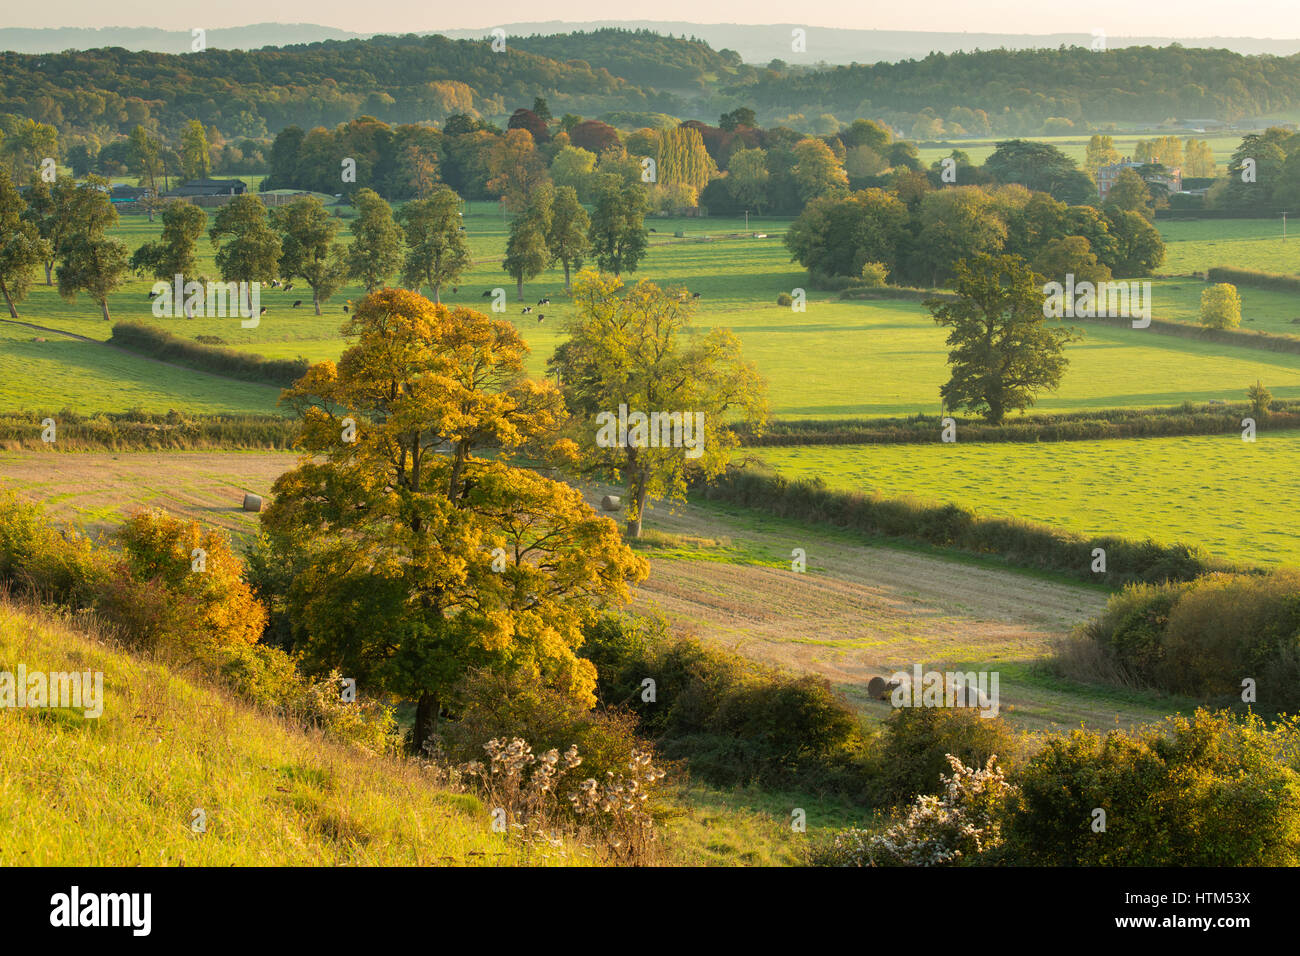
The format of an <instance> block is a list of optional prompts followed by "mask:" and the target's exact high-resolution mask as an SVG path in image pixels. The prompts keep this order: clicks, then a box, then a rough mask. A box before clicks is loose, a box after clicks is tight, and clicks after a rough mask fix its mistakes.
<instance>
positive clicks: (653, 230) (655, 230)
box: [650, 228, 659, 232]
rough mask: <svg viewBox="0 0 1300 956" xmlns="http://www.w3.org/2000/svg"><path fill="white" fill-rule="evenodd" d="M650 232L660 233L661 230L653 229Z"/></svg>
mask: <svg viewBox="0 0 1300 956" xmlns="http://www.w3.org/2000/svg"><path fill="white" fill-rule="evenodd" d="M650 231H651V232H658V231H659V230H658V229H653V228H652V229H651V230H650Z"/></svg>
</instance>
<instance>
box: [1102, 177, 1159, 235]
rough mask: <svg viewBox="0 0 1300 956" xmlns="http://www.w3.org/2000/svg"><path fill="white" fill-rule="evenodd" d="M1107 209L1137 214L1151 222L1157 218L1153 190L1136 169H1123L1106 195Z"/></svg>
mask: <svg viewBox="0 0 1300 956" xmlns="http://www.w3.org/2000/svg"><path fill="white" fill-rule="evenodd" d="M1106 208H1107V209H1108V210H1110V209H1119V210H1122V211H1124V212H1135V213H1138V214H1139V215H1141V216H1142V218H1143V219H1145V220H1147V221H1148V222H1150V221H1151V220H1152V219H1154V218H1155V216H1156V210H1155V204H1154V203H1153V202H1152V201H1151V190H1150V189H1148V188H1147V184H1146V181H1145V180H1144V179H1143V178H1142V177H1141V176H1140V175H1138V172H1137V170H1135V169H1121V170H1120V173H1119V175H1118V176H1116V177H1115V182H1114V183H1112V184H1111V187H1110V191H1109V192H1107V193H1106Z"/></svg>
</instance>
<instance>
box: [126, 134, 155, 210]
mask: <svg viewBox="0 0 1300 956" xmlns="http://www.w3.org/2000/svg"><path fill="white" fill-rule="evenodd" d="M128 155H129V157H130V161H131V172H133V173H134V174H135V175H136V176H137V177H138V178H139V182H140V185H141V186H142V187H143V188H145V189H147V190H148V191H149V192H148V195H146V196H145V197H144V198H143V199H141V200H140V202H141V203H142V204H143V205H144V207H145V209H147V210H148V212H149V221H150V222H153V215H154V212H155V211H156V210H157V208H158V205H159V200H158V197H159V196H160V195H161V194H162V193H161V191H160V190H159V188H158V180H159V179H161V178H162V175H163V161H162V146H161V144H159V142H158V141H157V140H156V139H153V138H152V137H151V136H150V135H149V134H148V133H147V132H146V131H145V128H144V127H143V126H137V127H136V128H135V129H133V130H131V137H130V152H129V154H128Z"/></svg>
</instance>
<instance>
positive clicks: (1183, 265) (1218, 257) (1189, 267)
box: [1156, 219, 1300, 315]
mask: <svg viewBox="0 0 1300 956" xmlns="http://www.w3.org/2000/svg"><path fill="white" fill-rule="evenodd" d="M1156 225H1157V226H1158V227H1159V229H1160V235H1161V236H1162V237H1164V240H1165V261H1164V263H1163V264H1162V265H1161V266H1160V268H1159V271H1160V272H1161V273H1162V274H1164V275H1190V274H1191V273H1193V272H1204V271H1205V270H1206V269H1211V268H1213V267H1214V266H1235V267H1236V268H1239V269H1259V270H1261V271H1264V272H1285V273H1289V274H1291V275H1295V274H1297V273H1300V225H1297V223H1295V222H1293V221H1288V223H1287V232H1288V233H1289V235H1290V238H1288V239H1285V240H1284V239H1283V238H1282V222H1281V220H1280V219H1277V220H1274V219H1199V220H1190V221H1185V222H1169V221H1164V220H1160V221H1157V223H1156ZM1296 314H1297V315H1300V310H1297V312H1296Z"/></svg>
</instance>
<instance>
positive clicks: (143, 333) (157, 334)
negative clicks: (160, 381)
mask: <svg viewBox="0 0 1300 956" xmlns="http://www.w3.org/2000/svg"><path fill="white" fill-rule="evenodd" d="M108 344H109V345H114V346H116V347H118V348H120V349H126V350H127V351H129V352H137V353H139V354H141V355H148V356H150V357H151V358H156V359H162V360H164V361H167V362H175V363H177V364H180V365H187V366H189V367H190V368H195V369H199V370H200V371H204V372H212V373H213V374H215V375H225V376H229V377H230V378H239V379H245V380H247V381H250V382H264V383H266V384H267V385H278V386H280V387H281V388H289V387H290V386H291V385H293V383H294V382H296V381H298V379H300V378H302V377H303V376H304V375H306V374H307V364H308V363H307V360H306V359H304V358H296V359H267V358H263V357H262V356H260V355H257V354H255V353H252V352H241V351H239V350H237V349H228V348H222V347H220V346H217V345H206V344H203V343H201V342H195V341H190V340H189V339H184V338H181V337H180V336H178V335H173V334H172V333H170V332H168V331H166V330H164V329H159V328H155V327H154V326H152V325H145V324H144V323H142V322H118V323H117V324H116V325H114V326H113V334H112V336H110V338H109V340H108Z"/></svg>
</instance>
